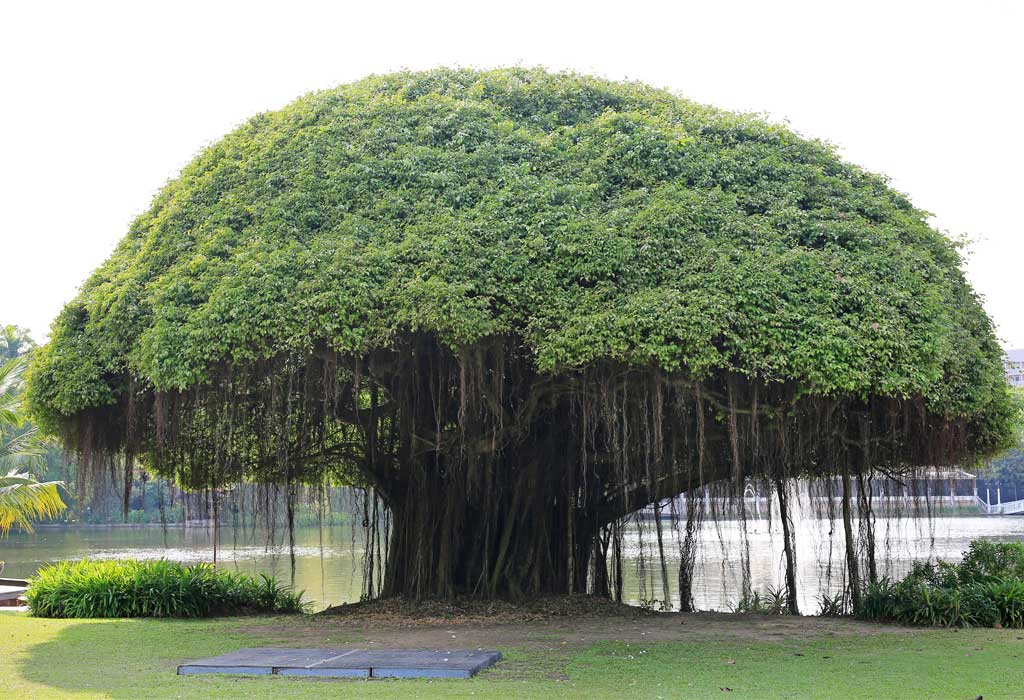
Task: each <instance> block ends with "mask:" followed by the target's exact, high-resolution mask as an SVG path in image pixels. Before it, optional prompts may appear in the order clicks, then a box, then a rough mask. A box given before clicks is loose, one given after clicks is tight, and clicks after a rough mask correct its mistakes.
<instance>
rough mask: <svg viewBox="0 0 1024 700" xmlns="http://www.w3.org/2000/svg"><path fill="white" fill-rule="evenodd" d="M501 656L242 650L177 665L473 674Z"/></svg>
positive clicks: (343, 673)
mask: <svg viewBox="0 0 1024 700" xmlns="http://www.w3.org/2000/svg"><path fill="white" fill-rule="evenodd" d="M500 659H501V653H499V652H497V651H483V650H476V651H472V650H440V649H416V650H410V649H397V650H390V651H389V650H384V649H374V650H372V651H370V650H366V649H277V648H271V647H264V648H256V649H239V650H238V651H233V652H230V653H228V654H221V655H220V656H214V657H211V658H208V659H199V660H196V661H189V662H188V663H184V664H182V665H181V666H178V674H179V675H182V676H191V675H197V674H205V673H228V674H234V675H248V676H269V675H277V676H315V677H319V678H471V677H473V676H474V675H476V673H477V672H478V671H480V670H482V669H485V668H487V667H488V666H491V665H493V664H495V663H496V662H497V661H498V660H500Z"/></svg>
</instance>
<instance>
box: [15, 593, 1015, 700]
mask: <svg viewBox="0 0 1024 700" xmlns="http://www.w3.org/2000/svg"><path fill="white" fill-rule="evenodd" d="M687 620H690V618H687ZM697 623H699V620H697V622H693V621H690V622H688V623H686V622H684V623H680V622H676V621H675V620H672V621H671V622H665V623H663V624H659V625H657V627H658V629H657V630H654V628H653V627H652V628H651V630H653V631H651V632H650V633H651V634H652V635H653V636H656V637H657V638H658V641H644V637H645V636H646V635H647V634H648V633H649V632H648V631H647V630H646V629H645V628H644V625H645V624H646V623H644V622H642V621H641V622H640V623H638V624H635V625H631V626H629V628H628V630H626V632H625V633H624V632H623V628H622V627H619V628H611V627H609V626H608V625H605V624H603V623H601V622H594V623H593V624H591V623H588V622H586V621H583V622H580V621H573V623H572V635H571V636H570V635H569V634H568V633H567V632H566V625H561V626H558V625H554V626H552V625H546V624H544V623H538V624H537V625H535V626H532V627H531V629H535V630H536V634H532V635H531V634H524V633H522V632H521V631H520V628H516V631H515V633H514V634H509V633H508V632H507V631H505V632H502V631H501V627H500V626H494V627H493V628H490V627H488V626H486V625H485V626H478V628H477V629H475V630H474V629H470V628H469V626H468V625H467V626H465V627H453V628H452V629H447V628H446V626H445V625H444V624H439V625H436V629H435V630H434V631H436V632H437V633H438V635H439V636H440V637H455V638H454V639H453V640H452V642H451V645H452V646H453V647H457V646H459V644H460V639H459V638H462V640H463V641H462V642H461V643H463V644H465V645H466V646H474V647H475V646H478V645H479V643H480V641H481V640H482V639H483V640H486V639H487V638H488V637H489V636H490V635H491V631H492V630H493V632H494V634H493V637H494V639H495V640H497V641H498V642H499V643H496V644H494V645H493V646H495V647H496V648H498V649H499V650H501V651H502V652H503V653H504V654H505V655H506V657H507V661H504V662H502V664H499V665H498V666H497V667H495V669H493V670H491V671H486V672H484V673H482V674H480V675H479V676H478V677H477V678H475V679H473V680H470V681H346V680H331V681H325V680H316V679H295V678H279V677H278V678H274V677H271V678H266V677H265V678H233V677H221V678H216V677H195V676H176V675H175V667H176V665H177V664H178V663H180V662H181V661H183V660H186V659H190V658H196V657H201V656H208V655H212V654H218V653H222V652H226V651H231V650H234V649H237V648H239V647H242V646H261V645H278V646H285V645H288V646H303V645H305V646H315V645H316V644H317V643H319V644H321V645H323V646H331V645H339V644H353V643H354V644H357V645H358V644H371V645H373V644H380V642H376V641H373V639H371V637H373V630H370V631H368V630H367V629H365V628H360V627H358V626H354V625H346V624H342V623H334V622H331V621H327V622H323V621H318V620H314V619H311V618H303V617H281V618H227V619H218V620H207V621H154V620H107V621H100V620H96V621H91V620H90V621H81V620H43V619H36V618H32V617H29V616H28V615H25V614H20V613H0V698H3V699H4V700H7V699H8V698H10V699H12V700H13V699H19V700H20V699H22V698H24V699H29V698H31V699H32V700H47V699H53V698H131V699H132V700H142V699H153V700H157V699H159V698H216V699H217V700H229V699H230V698H270V697H273V698H322V697H331V698H376V697H380V698H384V697H390V698H393V697H399V696H400V697H410V698H412V697H420V698H440V697H456V698H565V699H568V698H575V697H584V698H587V699H588V700H597V699H599V698H623V697H630V698H633V697H636V698H729V699H730V700H735V699H740V698H751V699H757V700H768V699H772V698H815V699H818V698H828V699H833V698H870V699H872V700H875V699H878V698H886V699H892V698H895V699H899V698H907V699H908V700H910V699H914V700H917V699H924V698H942V699H952V700H958V699H963V700H967V699H973V698H976V697H978V696H979V695H982V696H984V698H985V700H996V699H998V698H1006V699H1008V700H1009V699H1011V698H1012V699H1017V698H1021V697H1024V632H1021V631H1013V630H960V631H957V630H908V629H904V628H896V627H892V628H887V627H870V628H864V627H856V628H854V627H851V626H852V625H855V624H856V623H845V622H844V621H836V622H835V624H834V626H833V627H829V626H827V625H822V624H820V623H818V624H815V623H811V622H806V623H805V622H803V621H801V620H793V621H791V622H789V623H787V625H786V628H785V630H784V632H785V634H782V633H775V632H771V631H769V632H767V634H769V635H771V634H777V636H778V638H777V639H766V638H764V635H760V636H757V635H754V636H751V635H747V634H745V633H743V632H741V633H737V631H738V630H743V629H746V627H749V626H750V625H748V624H747V623H743V622H742V621H737V622H736V623H726V624H731V625H734V626H735V629H733V628H725V627H724V626H723V628H722V629H723V631H721V632H716V631H715V630H716V627H714V626H707V625H705V626H704V627H700V628H699V629H696V630H694V628H695V626H698V625H697ZM669 624H671V625H674V627H669ZM716 624H717V623H716ZM588 625H589V626H588ZM844 625H846V627H844ZM676 627H678V629H679V630H680V632H679V633H678V637H679V639H678V640H674V639H667V638H666V636H667V633H666V631H665V630H668V631H669V632H673V633H674V630H675V628H676ZM761 628H763V629H768V630H771V629H774V628H773V627H771V626H770V625H767V624H763V625H761ZM804 628H806V633H805V634H802V633H801V630H803V629H804ZM864 629H870V630H871V631H870V633H864ZM844 630H845V631H844ZM655 632H657V633H656V634H655ZM449 633H451V634H449ZM390 634H391V637H390V639H385V642H387V641H389V640H393V639H402V638H403V636H404V635H407V634H415V633H413V632H408V631H407V630H406V629H405V628H404V627H401V626H398V627H397V628H396V629H394V630H392V632H391V633H390ZM602 636H604V637H606V638H605V639H602V638H601V637H602ZM638 640H639V641H638Z"/></svg>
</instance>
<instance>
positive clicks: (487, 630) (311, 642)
mask: <svg viewBox="0 0 1024 700" xmlns="http://www.w3.org/2000/svg"><path fill="white" fill-rule="evenodd" d="M893 629H894V628H893V627H888V626H882V625H875V624H870V623H863V622H857V621H855V620H849V619H837V618H824V617H791V616H764V615H744V614H733V613H659V612H652V611H647V610H641V609H638V608H635V607H631V606H627V605H619V604H616V603H612V602H610V601H607V600H604V599H599V598H590V597H587V596H573V597H564V598H550V599H542V600H541V601H535V602H531V603H530V604H528V605H527V606H513V605H511V604H508V603H501V602H499V603H475V604H468V605H451V604H439V603H424V602H420V603H406V602H404V601H401V600H394V599H392V600H385V601H374V602H371V603H362V604H356V605H347V606H341V607H337V608H333V609H330V610H328V611H325V612H323V613H320V614H318V615H314V616H312V617H307V618H305V619H302V620H301V621H299V620H296V622H295V623H294V624H291V623H289V624H288V625H282V626H276V625H275V626H274V627H273V630H272V632H271V630H270V629H268V627H266V626H254V627H252V628H243V629H242V630H241V631H243V632H248V633H252V634H255V635H259V636H262V637H267V636H268V634H269V635H272V637H273V639H272V640H268V642H269V643H273V644H274V645H282V646H297V647H299V646H301V647H331V648H344V647H355V648H364V649H366V648H370V649H372V648H387V649H431V648H449V649H452V648H459V649H478V648H479V649H498V650H501V651H503V652H505V654H506V657H507V661H508V663H505V664H503V665H502V667H503V669H504V670H503V672H502V675H503V676H506V677H518V676H521V675H526V674H529V675H532V674H535V673H537V671H538V670H542V673H543V674H544V675H547V676H549V677H556V678H557V677H559V676H560V675H561V674H560V669H561V668H562V667H563V666H564V662H565V660H566V659H567V658H568V657H569V656H570V655H571V654H573V653H575V652H578V651H580V650H581V649H584V648H586V647H588V646H590V645H591V644H595V643H597V642H601V641H616V642H625V643H638V644H643V643H650V642H700V641H702V640H708V639H715V640H719V641H721V640H736V641H737V642H739V643H742V642H743V641H777V642H786V641H790V640H793V641H797V640H805V639H808V638H815V637H840V636H847V635H865V634H878V633H880V632H884V631H890V632H891V631H892V630H893ZM907 631H908V632H909V630H907ZM509 652H511V653H509ZM544 669H546V671H544Z"/></svg>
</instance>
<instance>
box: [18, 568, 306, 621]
mask: <svg viewBox="0 0 1024 700" xmlns="http://www.w3.org/2000/svg"><path fill="white" fill-rule="evenodd" d="M26 595H27V598H28V605H29V608H30V610H31V611H32V614H33V615H36V616H38V617H75V618H91V617H211V616H214V615H229V614H258V613H300V612H303V611H304V610H305V609H306V606H307V604H306V603H304V602H303V601H302V592H298V593H296V592H293V591H291V590H290V589H288V588H287V587H285V586H284V585H282V584H281V583H279V582H278V581H276V580H275V579H273V578H271V577H269V576H266V575H264V574H261V575H260V576H259V578H256V577H253V576H246V575H245V574H237V573H232V572H229V571H222V570H220V569H217V568H215V567H213V566H212V565H210V564H206V563H200V564H193V565H191V566H186V565H184V564H178V563H176V562H171V561H167V560H164V559H160V560H155V561H135V560H119V561H89V560H82V561H74V562H72V561H62V562H57V563H55V564H51V565H49V566H45V567H43V568H41V569H40V570H39V571H38V572H37V573H36V575H35V577H33V578H32V579H31V580H30V581H29V588H28V593H27V594H26Z"/></svg>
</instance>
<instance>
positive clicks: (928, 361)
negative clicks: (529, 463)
mask: <svg viewBox="0 0 1024 700" xmlns="http://www.w3.org/2000/svg"><path fill="white" fill-rule="evenodd" d="M959 263H960V258H959V256H958V254H957V251H956V249H955V247H954V245H953V244H952V243H951V242H950V241H949V240H947V239H946V238H945V237H943V236H942V235H941V234H940V233H938V232H936V231H935V230H933V229H932V228H930V227H929V226H928V224H927V223H926V220H925V214H924V213H923V212H921V211H919V210H917V209H915V208H914V207H913V206H911V204H910V203H909V202H908V201H907V200H906V199H905V198H904V197H903V196H901V195H900V194H898V193H896V192H894V191H892V190H891V189H890V188H889V187H887V185H886V183H885V180H884V179H882V178H880V177H878V176H875V175H871V174H869V173H866V172H864V171H862V170H861V169H859V168H857V167H855V166H852V165H849V164H847V163H844V162H842V161H841V160H840V159H839V158H838V157H837V156H836V154H835V152H834V150H833V149H832V148H831V147H829V146H828V145H826V144H822V143H820V142H816V141H809V140H806V139H803V138H800V137H798V136H797V135H795V134H794V133H792V132H791V131H789V130H788V129H786V128H785V127H782V126H778V125H773V124H767V123H765V122H763V121H761V120H760V119H757V118H754V117H750V116H743V115H737V114H730V113H726V112H721V111H718V110H715V109H712V108H708V107H704V106H701V105H697V104H694V103H692V102H688V101H686V100H682V99H679V98H677V97H674V96H673V95H671V94H669V93H667V92H664V91H661V90H655V89H652V88H649V87H646V86H644V85H640V84H634V83H611V82H606V81H603V80H598V79H594V78H587V77H581V76H576V75H565V74H548V73H544V72H541V71H537V70H524V69H511V70H498V71H491V72H476V71H470V70H460V71H453V70H437V71H432V72H427V73H402V74H394V75H384V76H376V77H371V78H368V79H366V80H363V81H360V82H357V83H354V84H351V85H345V86H341V87H339V88H336V89H334V90H328V91H324V92H319V93H314V94H311V95H308V96H306V97H304V98H302V99H300V100H298V101H297V102H295V103H293V104H292V105H290V106H288V107H287V108H285V109H283V110H280V111H278V112H274V113H269V114H261V115H259V116H257V117H255V118H254V119H252V120H251V121H250V122H248V123H247V124H245V125H244V126H242V127H240V128H238V129H237V130H236V131H234V132H232V133H231V134H229V135H228V136H227V137H225V138H224V139H223V140H221V141H220V142H218V143H217V144H215V145H213V146H211V147H210V148H208V149H207V150H205V151H204V152H203V153H202V154H201V155H200V156H199V157H198V158H196V160H195V161H193V162H192V163H191V164H189V165H188V166H187V167H186V168H185V169H184V170H183V171H182V173H181V176H180V177H179V178H177V179H176V180H174V181H173V182H171V183H170V184H169V185H168V186H167V187H166V188H165V189H164V190H163V191H162V192H161V193H160V195H159V196H158V197H157V198H156V200H155V201H154V203H153V206H152V208H151V209H150V210H149V211H148V212H146V213H145V214H143V215H142V216H140V217H139V218H138V219H137V220H136V221H135V222H134V223H133V224H132V226H131V229H130V231H129V234H128V236H127V237H126V238H125V239H124V240H123V241H122V242H121V244H120V245H119V246H118V248H117V250H116V251H115V252H114V254H113V256H112V257H111V258H110V259H109V260H108V261H107V262H106V263H105V264H104V265H103V266H102V267H101V268H100V269H99V270H97V271H96V273H95V274H94V275H93V276H92V277H91V278H90V279H89V280H88V281H87V282H86V283H85V285H84V286H83V287H82V291H81V293H80V295H79V296H78V298H77V299H75V301H73V302H72V303H70V304H69V305H68V306H67V307H66V308H65V309H64V311H63V313H62V314H61V315H60V317H59V319H58V320H57V321H56V323H55V324H54V327H53V334H52V342H51V343H50V344H49V345H48V346H47V347H46V348H44V349H43V351H42V352H41V353H40V354H39V356H38V360H37V363H36V367H35V372H34V375H35V378H34V382H33V389H32V393H33V398H34V405H35V408H36V410H37V412H38V413H39V414H40V416H42V417H44V418H45V419H47V421H48V423H49V424H50V425H51V426H55V425H56V424H57V423H58V422H60V420H61V419H62V418H64V417H68V416H73V415H75V414H77V413H79V412H80V411H82V410H84V409H87V408H90V407H96V406H103V405H107V404H110V403H112V402H114V401H116V400H117V398H118V397H120V396H122V395H123V394H124V393H125V391H126V390H127V386H128V382H129V380H131V381H134V382H138V383H139V384H141V385H143V386H147V387H152V388H155V389H161V390H164V389H184V388H187V387H192V386H195V385H199V384H203V383H206V382H209V381H210V380H211V369H212V368H213V367H215V366H217V365H218V364H219V363H222V362H233V363H239V362H248V361H252V360H255V359H257V358H268V357H272V356H275V355H277V354H279V353H281V352H282V351H286V350H297V351H307V350H309V349H310V348H312V347H314V345H315V344H316V343H317V342H319V341H325V342H326V343H327V344H329V345H330V346H331V347H333V348H335V349H337V350H339V351H343V352H365V351H367V350H369V349H372V348H376V347H381V346H388V345H389V344H390V343H392V342H393V340H394V338H395V337H396V335H397V334H400V333H403V332H406V331H409V330H414V331H423V332H433V333H436V334H437V335H438V336H439V337H440V338H441V339H442V341H443V342H444V343H446V344H449V345H450V346H452V347H455V348H458V347H465V346H469V345H472V344H474V343H477V342H478V341H480V340H481V339H484V338H487V337H493V336H498V335H503V334H504V335H514V336H517V337H519V338H521V339H522V342H523V343H524V344H525V346H526V347H527V348H528V349H529V352H530V353H531V354H532V356H533V357H534V358H535V362H536V365H537V367H539V368H540V369H541V370H543V371H547V372H556V371H558V370H560V369H565V368H573V367H582V366H585V365H587V364H588V363H593V362H596V361H600V360H606V359H609V358H612V359H616V360H621V361H623V362H627V363H630V364H634V365H637V366H647V365H650V364H656V365H658V366H660V367H662V368H664V369H666V370H676V369H685V370H686V371H687V372H688V373H689V374H691V375H694V376H698V377H700V376H704V375H708V374H710V373H711V372H713V371H715V370H722V369H725V370H736V371H739V372H742V373H745V374H748V375H751V376H758V377H761V378H764V379H765V380H768V381H793V382H797V383H798V384H799V385H800V386H801V387H803V388H804V390H805V391H807V392H811V393H816V394H822V395H828V394H834V393H840V394H844V395H845V394H852V395H859V396H862V397H866V396H869V395H882V396H896V397H909V396H923V397H925V398H926V399H927V401H928V405H929V407H930V409H931V410H932V411H934V412H936V413H937V414H940V415H947V416H968V417H970V418H972V420H974V421H976V422H977V423H978V424H977V425H976V426H975V428H976V431H975V435H974V437H975V438H976V439H977V441H978V443H977V444H978V447H979V448H981V449H986V448H991V447H992V446H993V445H994V444H996V443H1000V442H1001V441H1002V440H1003V439H1004V432H1005V426H1004V425H1003V424H1002V422H1003V419H1004V418H1005V415H1004V414H1005V400H1006V392H1005V389H1004V388H1003V384H1004V382H1003V380H1002V373H1001V366H1000V363H999V357H1000V353H999V349H998V347H997V346H996V343H995V340H994V336H993V334H992V330H991V325H990V322H989V319H988V318H987V317H986V315H985V314H984V312H983V311H982V309H981V307H980V305H979V303H978V301H977V299H976V298H975V295H974V294H973V292H972V291H971V290H970V288H969V287H968V286H967V284H966V283H965V281H964V279H963V275H962V274H961V272H960V270H959V267H958V266H959Z"/></svg>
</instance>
